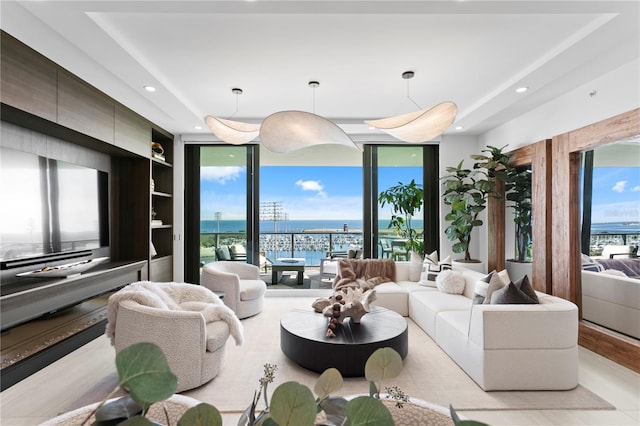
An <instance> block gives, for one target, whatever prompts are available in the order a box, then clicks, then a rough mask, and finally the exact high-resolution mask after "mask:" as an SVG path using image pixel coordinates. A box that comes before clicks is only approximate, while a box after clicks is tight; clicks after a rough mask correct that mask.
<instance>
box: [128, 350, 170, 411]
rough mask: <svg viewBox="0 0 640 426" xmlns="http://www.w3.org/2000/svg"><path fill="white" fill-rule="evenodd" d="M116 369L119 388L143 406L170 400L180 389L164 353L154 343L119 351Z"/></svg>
mask: <svg viewBox="0 0 640 426" xmlns="http://www.w3.org/2000/svg"><path fill="white" fill-rule="evenodd" d="M116 368H117V370H118V376H119V377H120V386H122V387H123V388H125V389H128V390H129V392H130V394H131V397H132V398H133V399H134V400H135V401H136V402H137V403H138V404H140V405H141V406H143V407H148V406H149V405H151V404H153V403H154V402H158V401H162V400H164V399H167V398H169V397H170V396H171V395H173V393H174V392H175V391H176V388H177V386H178V379H177V378H176V376H175V375H174V374H173V373H172V372H171V369H170V368H169V364H167V359H166V358H165V356H164V354H163V353H162V350H161V349H160V348H159V347H158V346H157V345H155V344H153V343H147V342H143V343H136V344H133V345H131V346H129V347H127V348H125V349H123V350H122V351H120V352H119V353H118V355H117V356H116Z"/></svg>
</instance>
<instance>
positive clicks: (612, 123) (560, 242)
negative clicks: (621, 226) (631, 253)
mask: <svg viewBox="0 0 640 426" xmlns="http://www.w3.org/2000/svg"><path fill="white" fill-rule="evenodd" d="M639 136H640V109H635V110H632V111H628V112H626V113H622V114H619V115H617V116H615V117H612V118H610V119H607V120H603V121H601V122H598V123H594V124H592V125H589V126H586V127H583V128H581V129H577V130H574V131H571V132H568V133H564V134H561V135H558V136H556V137H554V138H553V139H552V150H551V155H552V157H551V158H552V161H551V163H552V164H553V179H552V187H551V193H552V194H554V195H555V197H554V199H553V202H552V223H553V227H552V230H551V243H552V244H551V250H550V252H549V253H550V254H552V253H555V254H556V255H555V256H551V262H550V263H551V266H552V271H551V287H552V294H554V295H556V296H559V297H563V298H565V299H568V300H570V301H572V302H574V303H575V304H576V305H578V307H579V308H580V317H581V319H582V321H581V322H580V324H579V344H580V345H581V346H583V347H586V348H587V349H590V350H592V351H594V352H596V353H598V354H600V355H602V356H605V357H607V358H609V359H611V360H613V361H616V362H618V363H620V364H622V365H624V366H626V367H628V368H631V369H633V370H634V371H640V367H639V366H638V361H637V356H638V353H639V351H640V341H639V340H638V339H637V338H633V337H630V336H629V335H628V334H622V333H619V332H617V331H614V330H612V329H611V328H607V327H605V326H602V325H599V324H596V323H594V322H592V321H587V318H588V317H589V316H590V315H591V312H590V309H591V308H590V306H589V303H590V302H589V303H587V304H586V305H583V294H585V297H587V298H588V297H591V296H590V294H591V292H590V289H589V288H588V287H589V284H587V285H585V288H583V275H584V274H587V272H584V273H583V269H582V256H581V251H582V239H581V228H582V222H583V220H582V197H581V194H582V189H583V185H582V184H583V180H582V173H581V171H582V165H583V153H585V152H588V151H591V150H596V149H599V148H600V147H602V148H603V149H606V148H605V147H610V146H613V145H614V144H615V145H616V146H617V145H619V144H621V143H623V142H629V141H631V140H638V138H639ZM620 146H621V145H620ZM612 149H615V148H612ZM602 152H605V151H602ZM630 158H631V157H630ZM637 158H638V157H637V155H636V156H635V161H636V164H637V162H638V160H637ZM631 161H633V159H631ZM590 205H591V204H590ZM593 212H594V210H593V208H592V210H591V214H592V215H593ZM585 213H588V212H585ZM589 228H590V229H591V227H589ZM589 240H590V239H589ZM559 253H572V255H571V256H561V255H557V254H559ZM600 278H601V277H600ZM601 281H602V280H599V282H601ZM596 288H597V290H598V291H599V292H600V294H601V295H607V294H609V293H611V292H607V291H604V287H603V286H602V285H600V286H599V287H596ZM631 289H632V290H635V289H636V287H631ZM624 298H625V299H627V301H628V300H631V299H633V297H632V296H626V297H624ZM636 299H637V298H636ZM585 308H586V310H587V312H586V315H587V318H584V319H583V317H584V315H585ZM629 308H630V307H629ZM638 308H639V309H640V307H638ZM618 313H619V312H616V315H617V314H618ZM629 313H631V312H630V311H627V314H629Z"/></svg>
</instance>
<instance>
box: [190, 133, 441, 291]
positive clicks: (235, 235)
mask: <svg viewBox="0 0 640 426" xmlns="http://www.w3.org/2000/svg"><path fill="white" fill-rule="evenodd" d="M185 161H186V166H185V173H186V174H185V200H186V202H185V218H186V221H185V239H186V240H185V279H186V280H187V281H188V282H199V268H200V266H201V265H203V264H204V263H207V262H211V261H216V260H221V259H227V258H231V260H240V261H246V262H249V263H253V264H256V265H260V266H261V267H264V266H266V268H262V269H263V271H265V270H266V269H267V268H268V266H269V264H272V263H273V261H276V260H277V259H281V258H302V259H304V260H305V264H306V265H307V266H319V265H320V263H321V262H320V261H321V259H322V258H325V257H326V256H327V253H329V252H344V251H347V248H348V247H349V246H350V245H357V246H360V247H361V248H362V252H363V256H364V257H369V258H382V257H387V256H386V254H385V253H386V251H385V249H384V247H385V245H384V243H383V242H382V241H383V240H388V242H389V247H390V248H391V249H393V246H394V245H395V244H396V243H398V240H399V238H398V236H397V235H396V234H395V232H394V230H393V229H388V228H387V225H388V221H389V212H388V209H387V208H384V209H383V208H380V206H379V203H378V194H379V193H380V191H383V190H384V189H386V188H389V187H390V186H393V185H396V184H397V183H398V182H405V183H408V182H409V181H411V180H412V179H413V180H415V181H416V183H418V184H420V185H422V186H423V189H424V192H425V200H424V201H425V203H424V206H423V208H422V211H421V212H420V213H419V214H418V215H416V217H414V218H413V221H414V222H413V224H414V228H418V229H419V230H420V231H421V232H422V233H423V238H424V242H425V250H427V251H429V252H431V251H432V250H437V249H438V248H439V238H438V223H439V221H438V207H437V206H438V147H437V146H432V145H426V146H422V145H421V146H406V145H380V146H376V145H368V146H365V150H364V153H362V152H360V151H357V150H354V149H352V148H347V147H342V146H335V145H320V146H315V147H310V148H306V149H301V150H298V151H294V152H291V153H288V154H277V153H272V152H269V151H267V150H265V149H262V148H259V146H258V145H248V146H229V145H189V146H187V148H186V150H185ZM234 247H235V248H244V249H245V250H244V251H245V252H246V253H240V254H238V253H237V250H236V253H234V250H232V248H234ZM243 255H244V256H245V257H244V258H243V257H242V256H243ZM407 258H408V256H406V255H405V256H395V259H396V260H403V259H407Z"/></svg>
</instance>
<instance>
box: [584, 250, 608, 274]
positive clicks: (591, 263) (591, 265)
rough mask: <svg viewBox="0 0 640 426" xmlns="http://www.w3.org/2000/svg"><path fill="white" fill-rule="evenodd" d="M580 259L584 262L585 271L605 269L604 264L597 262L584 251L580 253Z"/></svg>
mask: <svg viewBox="0 0 640 426" xmlns="http://www.w3.org/2000/svg"><path fill="white" fill-rule="evenodd" d="M580 261H581V263H582V270H583V271H592V272H602V271H604V266H603V265H601V264H600V263H598V262H596V261H595V260H593V259H592V258H590V257H589V256H587V255H586V254H584V253H581V254H580Z"/></svg>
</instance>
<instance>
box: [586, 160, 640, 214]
mask: <svg viewBox="0 0 640 426" xmlns="http://www.w3.org/2000/svg"><path fill="white" fill-rule="evenodd" d="M592 206H593V207H592V213H591V214H592V222H594V223H598V222H638V221H640V167H595V168H594V169H593V203H592Z"/></svg>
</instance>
